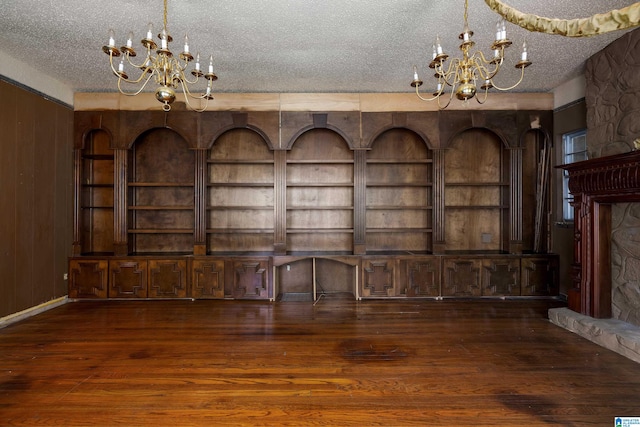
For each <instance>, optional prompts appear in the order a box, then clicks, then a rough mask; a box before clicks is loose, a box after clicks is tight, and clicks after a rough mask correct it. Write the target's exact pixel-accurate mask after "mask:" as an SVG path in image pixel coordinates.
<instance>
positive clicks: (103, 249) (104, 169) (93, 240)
mask: <svg viewBox="0 0 640 427" xmlns="http://www.w3.org/2000/svg"><path fill="white" fill-rule="evenodd" d="M80 168H81V184H80V186H81V190H80V211H81V214H80V221H81V224H82V227H81V230H82V233H81V236H82V237H81V241H82V249H83V252H84V253H113V201H114V197H113V173H114V159H113V150H112V149H111V148H110V138H109V135H108V134H107V133H106V132H102V131H99V130H98V131H94V132H91V133H90V134H89V135H88V137H87V141H86V144H85V147H84V149H83V150H82V152H81V166H80Z"/></svg>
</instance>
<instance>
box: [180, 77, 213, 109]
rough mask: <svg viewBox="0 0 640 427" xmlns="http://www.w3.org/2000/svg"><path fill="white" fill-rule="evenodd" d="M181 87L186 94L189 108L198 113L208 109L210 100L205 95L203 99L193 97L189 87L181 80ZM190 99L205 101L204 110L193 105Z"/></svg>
mask: <svg viewBox="0 0 640 427" xmlns="http://www.w3.org/2000/svg"><path fill="white" fill-rule="evenodd" d="M180 85H181V86H182V93H184V95H185V96H184V100H185V102H186V103H187V105H188V106H189V108H191V109H192V110H194V111H196V112H198V113H202V112H203V111H204V110H206V109H207V106H208V105H209V98H206V97H205V96H204V95H203V96H201V97H197V96H193V95H191V92H189V89H188V87H187V86H186V85H185V83H184V81H183V80H180ZM189 98H193V99H204V100H205V103H204V107H202V108H196V107H194V106H193V105H192V104H191V101H189Z"/></svg>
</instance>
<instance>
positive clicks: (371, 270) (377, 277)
mask: <svg viewBox="0 0 640 427" xmlns="http://www.w3.org/2000/svg"><path fill="white" fill-rule="evenodd" d="M395 271H396V265H395V260H392V259H386V260H385V259H381V260H363V261H362V293H361V294H362V297H363V298H385V297H393V296H396V295H398V294H399V291H398V290H397V289H396V280H395Z"/></svg>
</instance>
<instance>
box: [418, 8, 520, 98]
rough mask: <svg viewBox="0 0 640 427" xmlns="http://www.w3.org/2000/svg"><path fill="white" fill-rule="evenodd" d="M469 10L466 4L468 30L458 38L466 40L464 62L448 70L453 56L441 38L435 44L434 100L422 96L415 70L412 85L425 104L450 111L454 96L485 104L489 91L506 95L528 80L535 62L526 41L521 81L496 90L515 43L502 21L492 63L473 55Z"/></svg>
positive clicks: (455, 62)
mask: <svg viewBox="0 0 640 427" xmlns="http://www.w3.org/2000/svg"><path fill="white" fill-rule="evenodd" d="M468 8H469V2H468V0H465V2H464V29H463V30H462V33H461V34H460V35H459V36H458V38H459V39H460V40H462V42H461V43H460V50H461V51H462V58H455V59H453V60H452V61H451V62H449V64H448V66H445V62H446V61H447V59H448V58H449V55H447V54H446V53H444V51H443V49H442V44H441V43H440V37H439V36H438V37H436V40H435V43H434V44H433V55H432V59H431V63H430V64H429V68H432V69H433V70H434V71H435V74H434V76H435V78H436V79H437V85H436V89H435V91H434V92H433V94H432V95H433V97H431V98H425V97H423V96H422V95H420V90H419V88H420V86H422V84H423V82H422V80H420V77H419V76H418V68H417V67H416V66H415V65H414V66H413V81H412V82H411V86H412V87H414V88H415V89H416V95H417V96H418V98H420V99H421V100H423V101H434V100H437V101H438V107H439V108H440V109H444V108H447V107H448V106H449V103H450V102H451V100H452V99H453V97H454V96H455V97H456V98H458V99H459V100H461V101H464V102H467V101H469V100H470V99H471V98H474V97H475V99H476V101H478V103H480V104H484V103H485V101H486V100H487V96H488V93H489V89H491V88H495V89H497V90H501V91H506V90H511V89H513V88H515V87H516V86H518V85H519V84H520V83H521V82H522V80H523V79H524V69H525V68H526V67H528V66H529V65H531V62H530V61H529V60H528V59H527V55H528V53H527V42H526V40H525V41H524V42H523V44H522V54H521V57H520V61H518V63H516V65H515V66H516V68H519V69H520V70H521V74H520V79H519V80H518V81H517V82H516V83H515V84H514V85H512V86H509V87H504V88H503V87H499V86H496V84H495V83H494V82H493V78H494V77H495V76H496V75H497V74H498V72H499V71H500V69H501V67H502V64H503V61H504V51H505V49H506V48H508V47H509V46H511V41H510V40H509V39H508V38H507V31H506V24H505V20H504V19H501V20H500V21H498V23H497V24H496V39H495V41H494V42H493V44H492V45H491V50H493V55H492V57H491V58H490V59H487V58H486V57H485V56H484V54H483V53H482V52H481V51H476V52H473V53H471V52H470V51H471V49H472V48H473V46H474V45H475V42H473V41H472V40H471V38H472V37H473V31H471V30H470V29H469V23H468ZM478 83H480V90H481V91H484V95H483V96H482V97H480V96H478V89H477V88H478ZM441 98H445V99H446V103H444V104H443V102H442V101H441Z"/></svg>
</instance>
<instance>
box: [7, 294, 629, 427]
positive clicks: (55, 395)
mask: <svg viewBox="0 0 640 427" xmlns="http://www.w3.org/2000/svg"><path fill="white" fill-rule="evenodd" d="M559 305H561V303H559V302H557V301H550V300H526V301H523V300H506V301H503V300H480V301H459V300H457V301H451V300H445V301H431V300H429V301H406V300H403V301H388V300H387V301H362V302H356V301H353V300H346V299H341V298H335V297H333V298H330V297H327V298H325V299H321V300H320V301H319V302H318V304H317V305H315V306H313V304H312V303H309V302H286V303H265V302H242V301H106V302H74V303H69V304H66V305H64V306H61V307H58V308H55V309H53V310H50V311H48V312H46V313H43V314H40V315H38V316H35V317H33V318H31V319H28V320H25V321H22V322H20V323H17V324H14V325H12V326H9V327H7V328H4V329H2V330H0V425H2V426H116V425H123V426H203V425H204V426H213V425H216V426H221V425H250V426H258V425H309V426H311V425H330V426H343V425H357V426H376V425H378V426H406V425H420V426H539V425H563V426H590V425H593V426H613V425H614V423H613V419H614V417H615V416H640V400H639V399H638V396H640V364H637V363H634V362H632V361H630V360H628V359H626V358H624V357H622V356H620V355H618V354H616V353H613V352H611V351H609V350H606V349H603V348H601V347H599V346H597V345H595V344H592V343H591V342H589V341H586V340H584V339H583V338H580V337H579V336H577V335H575V334H572V333H570V332H568V331H565V330H563V329H561V328H558V327H557V326H554V325H552V324H551V323H549V322H548V320H547V319H546V312H547V309H548V308H549V307H552V306H559Z"/></svg>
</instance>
